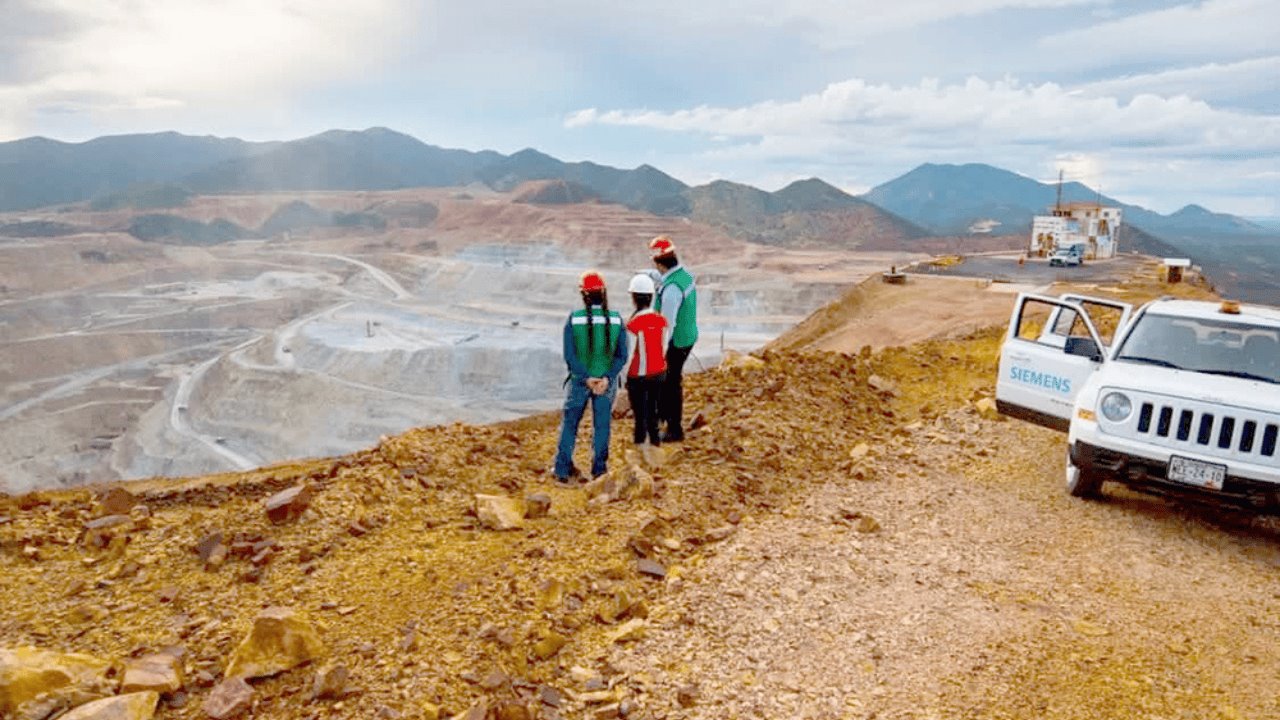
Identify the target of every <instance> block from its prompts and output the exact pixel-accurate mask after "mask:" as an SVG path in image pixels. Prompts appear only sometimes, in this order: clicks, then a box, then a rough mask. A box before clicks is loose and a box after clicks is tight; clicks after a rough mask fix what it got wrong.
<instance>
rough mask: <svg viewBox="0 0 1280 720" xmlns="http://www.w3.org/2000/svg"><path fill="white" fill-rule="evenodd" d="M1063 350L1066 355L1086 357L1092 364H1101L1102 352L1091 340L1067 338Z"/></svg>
mask: <svg viewBox="0 0 1280 720" xmlns="http://www.w3.org/2000/svg"><path fill="white" fill-rule="evenodd" d="M1064 350H1065V351H1066V353H1067V354H1068V355H1076V356H1078V357H1086V358H1089V359H1090V360H1092V361H1094V362H1102V350H1101V349H1100V348H1099V347H1098V343H1096V342H1094V341H1093V338H1087V337H1069V338H1067V345H1066V347H1065V348H1064Z"/></svg>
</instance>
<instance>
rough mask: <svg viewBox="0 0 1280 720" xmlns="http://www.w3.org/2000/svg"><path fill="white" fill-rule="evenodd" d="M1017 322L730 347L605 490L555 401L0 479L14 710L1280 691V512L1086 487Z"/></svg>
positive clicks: (1154, 700) (1119, 702)
mask: <svg viewBox="0 0 1280 720" xmlns="http://www.w3.org/2000/svg"><path fill="white" fill-rule="evenodd" d="M999 340H1000V332H999V330H987V331H980V332H976V333H973V334H970V335H966V336H963V337H958V338H951V339H945V340H935V341H928V342H923V343H919V344H915V345H912V346H910V347H907V348H901V347H891V348H887V349H884V350H880V351H877V352H874V353H873V352H871V351H870V350H869V349H868V350H867V351H865V352H859V353H854V354H834V353H814V352H785V353H781V352H773V353H767V354H766V355H765V356H764V357H763V359H758V358H737V359H735V360H734V361H733V362H731V363H729V364H728V366H727V367H725V368H724V369H721V370H716V371H713V372H709V373H705V374H701V375H698V376H696V377H694V378H692V379H691V381H690V386H691V387H690V388H689V391H688V392H689V397H690V400H689V402H688V406H689V408H690V409H691V411H692V413H691V414H697V415H698V416H700V417H699V420H698V424H699V426H700V427H699V429H698V430H696V431H694V432H693V433H691V434H690V437H689V439H688V440H687V441H686V442H685V443H684V444H682V445H680V446H678V447H677V448H675V449H673V451H672V453H671V455H670V457H669V458H668V459H667V462H666V463H665V464H663V465H662V466H661V467H658V468H653V469H651V472H645V471H642V470H639V469H635V468H633V465H632V463H629V462H626V461H625V460H624V456H625V455H626V444H627V443H626V440H627V438H626V437H625V435H626V434H627V432H626V431H628V430H629V426H630V421H629V420H626V421H620V422H619V423H617V424H616V425H615V427H616V429H617V430H618V432H617V434H616V435H615V440H614V463H613V465H614V467H615V474H614V476H613V477H611V478H610V481H609V482H608V483H598V484H596V485H593V486H591V487H588V488H573V489H564V488H559V487H556V486H554V485H553V484H551V483H550V481H549V477H548V476H547V474H546V468H547V466H548V464H549V461H550V457H551V454H552V451H553V443H554V435H555V430H556V424H557V420H558V419H557V417H555V416H554V415H546V416H539V417H533V418H529V419H526V420H521V421H518V422H515V423H508V424H502V425H495V426H486V427H472V426H463V425H454V426H449V427H443V428H434V429H424V430H415V431H412V432H409V433H406V434H404V435H402V436H399V437H396V438H390V439H387V440H384V441H383V442H382V443H381V444H380V445H379V446H378V447H376V448H374V449H372V450H368V451H365V452H361V453H356V454H353V455H350V456H346V457H343V458H336V459H329V460H317V461H313V462H305V463H297V464H291V465H282V466H276V467H272V468H266V469H264V470H261V471H256V472H251V473H245V474H239V475H224V476H217V477H212V478H199V479H193V480H187V481H176V480H156V481H147V482H143V483H134V484H129V485H124V486H117V487H115V488H102V489H99V490H98V491H96V492H93V491H89V490H81V491H63V492H56V493H44V494H34V495H28V496H23V497H19V498H11V499H5V500H0V593H2V596H3V598H4V600H3V610H2V611H0V648H8V649H7V650H0V713H2V714H3V715H4V717H15V718H45V717H56V716H57V714H58V713H59V712H61V711H62V710H63V709H65V708H67V707H69V706H71V705H75V704H78V703H83V702H84V701H86V700H88V699H91V698H93V697H96V696H102V695H111V694H115V693H121V692H124V693H126V695H125V696H124V698H123V699H122V700H119V701H114V702H119V703H125V702H127V703H129V708H132V710H131V712H132V713H133V714H127V715H121V714H117V715H107V714H103V713H106V712H108V710H106V709H104V710H100V711H99V710H98V709H96V708H93V707H88V711H87V712H86V711H84V710H83V709H82V711H79V712H81V713H82V714H81V716H80V717H127V718H145V717H148V716H149V715H148V712H149V709H150V706H151V705H156V704H157V698H158V706H157V710H156V713H155V716H156V717H160V718H204V717H233V716H237V715H239V716H241V717H255V718H286V719H289V718H339V717H352V718H424V717H426V718H432V717H451V716H459V717H462V718H468V719H469V720H484V719H485V718H506V719H511V718H517V719H518V718H536V717H546V718H551V717H562V718H612V717H626V718H652V719H654V720H656V719H658V718H672V719H674V718H690V719H692V718H734V717H737V718H766V717H788V718H792V717H794V718H813V719H815V720H817V719H825V718H870V717H876V718H990V717H997V718H1004V717H1008V718H1033V717H1034V718H1111V717H1143V718H1211V717H1218V718H1242V717H1243V718H1266V717H1275V716H1277V714H1280V642H1277V641H1278V640H1280V609H1278V608H1280V603H1277V600H1280V582H1277V580H1278V574H1280V533H1278V532H1277V528H1278V526H1277V525H1276V524H1275V523H1274V522H1272V521H1270V520H1260V519H1250V518H1243V517H1239V516H1235V515H1232V514H1227V513H1223V512H1221V511H1214V510H1206V509H1200V508H1195V507H1182V506H1179V505H1177V504H1174V503H1171V502H1169V501H1166V500H1156V499H1149V498H1145V497H1142V496H1138V495H1133V494H1130V493H1127V492H1124V491H1121V490H1117V489H1109V490H1108V494H1107V498H1106V499H1105V500H1103V501H1097V502H1086V501H1080V500H1073V499H1071V498H1068V497H1067V496H1066V495H1065V494H1064V493H1063V492H1062V490H1061V484H1062V477H1061V475H1062V460H1061V458H1062V454H1063V451H1064V443H1063V439H1062V436H1061V435H1058V434H1055V433H1052V432H1049V431H1044V430H1040V429H1037V428H1032V427H1029V426H1025V425H1023V424H1020V423H1016V422H1010V421H1001V420H1000V419H999V418H997V417H995V416H993V415H992V414H991V413H990V412H989V407H988V404H987V403H986V402H984V400H985V398H987V397H989V395H990V392H991V383H992V381H993V378H994V369H995V362H996V352H997V347H998V344H999ZM584 439H585V438H584ZM580 454H581V450H580ZM584 461H585V458H584V459H583V460H580V462H584ZM295 488H296V489H297V490H292V491H291V489H295ZM126 489H127V493H126V492H122V490H126ZM282 492H284V493H285V494H284V495H281V493H282ZM477 494H479V495H480V497H477ZM498 527H510V529H507V530H498V529H495V528H498ZM33 647H34V648H40V649H43V650H47V651H51V652H76V653H84V654H86V655H87V656H89V657H87V658H78V659H68V658H67V657H59V656H47V655H38V654H36V652H35V651H34V650H31V649H30V648H33ZM95 659H96V660H95ZM33 668H44V669H47V670H50V671H49V672H46V673H44V674H41V675H38V676H33V675H31V674H26V675H24V674H23V672H24V669H25V671H30V670H32V669H33ZM33 678H34V679H33ZM246 681H247V682H246ZM148 693H156V695H155V696H152V695H149V694H148ZM95 712H96V713H99V714H92V713H95ZM121 712H123V711H121ZM66 717H71V716H70V715H67V716H66Z"/></svg>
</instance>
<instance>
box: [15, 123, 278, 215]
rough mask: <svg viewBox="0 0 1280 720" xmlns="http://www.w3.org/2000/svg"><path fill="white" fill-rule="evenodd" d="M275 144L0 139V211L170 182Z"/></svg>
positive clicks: (170, 138) (174, 137)
mask: <svg viewBox="0 0 1280 720" xmlns="http://www.w3.org/2000/svg"><path fill="white" fill-rule="evenodd" d="M277 145H279V143H247V142H245V141H243V140H236V139H231V138H215V137H191V136H188V135H179V134H178V133H173V132H166V133H155V134H149V135H116V136H112V137H102V138H98V139H96V140H90V141H88V142H83V143H65V142H59V141H57V140H50V139H48V138H42V137H33V138H26V139H24V140H15V141H13V142H7V143H0V211H7V210H25V209H29V208H35V207H42V206H45V205H57V204H61V203H69V202H79V201H82V200H89V199H91V198H95V197H100V196H106V195H110V194H112V193H117V192H122V191H124V190H126V189H128V188H130V187H132V186H136V185H145V184H162V183H166V182H172V181H175V180H178V179H180V178H182V177H184V176H186V175H188V174H190V173H194V172H197V171H199V170H201V169H203V168H207V167H209V166H211V165H214V164H217V163H220V162H223V161H226V160H229V159H231V158H240V157H246V156H251V155H254V154H257V153H261V152H266V151H269V150H270V149H271V148H273V147H276V146H277Z"/></svg>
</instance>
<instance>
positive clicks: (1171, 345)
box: [1116, 313, 1280, 384]
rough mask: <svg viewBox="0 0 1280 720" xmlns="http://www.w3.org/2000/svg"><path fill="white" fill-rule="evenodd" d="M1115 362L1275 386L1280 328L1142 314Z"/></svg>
mask: <svg viewBox="0 0 1280 720" xmlns="http://www.w3.org/2000/svg"><path fill="white" fill-rule="evenodd" d="M1116 359H1117V360H1127V361H1129V362H1135V363H1143V364H1147V365H1158V366H1161V367H1169V368H1176V369H1179V370H1190V371H1192V372H1200V373H1207V374H1210V375H1225V376H1228V377H1238V378H1244V379H1247V380H1259V381H1262V382H1269V383H1275V384H1280V329H1278V328H1275V327H1266V326H1263V325H1253V324H1250V323H1246V322H1232V321H1229V320H1217V319H1214V320H1203V319H1199V318H1189V317H1175V316H1169V315H1159V314H1153V313H1147V314H1145V315H1143V316H1142V318H1141V319H1140V320H1139V321H1138V323H1137V324H1136V325H1135V326H1134V328H1133V331H1132V332H1131V333H1129V337H1128V338H1126V339H1125V341H1124V345H1123V346H1122V347H1121V348H1120V351H1119V352H1118V353H1117V354H1116Z"/></svg>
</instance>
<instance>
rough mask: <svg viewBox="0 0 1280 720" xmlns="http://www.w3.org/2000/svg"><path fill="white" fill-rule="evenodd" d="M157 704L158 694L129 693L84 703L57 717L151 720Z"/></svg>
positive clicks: (71, 718) (62, 719)
mask: <svg viewBox="0 0 1280 720" xmlns="http://www.w3.org/2000/svg"><path fill="white" fill-rule="evenodd" d="M158 702H160V695H159V693H154V692H150V691H147V692H136V693H129V694H128V695H118V696H116V697H109V698H104V699H102V700H94V701H93V702H90V703H86V704H84V705H81V706H80V707H78V708H76V709H75V710H72V711H71V712H69V713H67V714H66V715H59V716H58V720H151V718H152V717H154V716H155V714H156V703H158Z"/></svg>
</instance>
